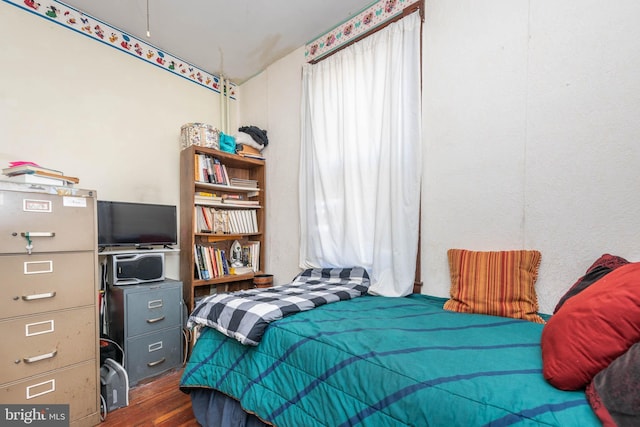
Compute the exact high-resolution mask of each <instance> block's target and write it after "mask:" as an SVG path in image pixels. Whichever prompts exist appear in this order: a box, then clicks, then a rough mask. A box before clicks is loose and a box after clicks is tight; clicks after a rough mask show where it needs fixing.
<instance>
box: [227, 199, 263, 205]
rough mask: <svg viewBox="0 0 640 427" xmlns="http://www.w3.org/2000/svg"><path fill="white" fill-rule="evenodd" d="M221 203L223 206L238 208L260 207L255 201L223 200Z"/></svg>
mask: <svg viewBox="0 0 640 427" xmlns="http://www.w3.org/2000/svg"><path fill="white" fill-rule="evenodd" d="M222 202H223V203H224V204H225V205H238V206H260V202H259V201H257V200H233V199H223V200H222Z"/></svg>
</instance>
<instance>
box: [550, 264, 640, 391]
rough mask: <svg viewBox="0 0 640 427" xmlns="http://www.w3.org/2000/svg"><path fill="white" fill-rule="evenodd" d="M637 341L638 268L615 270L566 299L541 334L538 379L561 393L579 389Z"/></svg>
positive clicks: (639, 324) (639, 321) (639, 307)
mask: <svg viewBox="0 0 640 427" xmlns="http://www.w3.org/2000/svg"><path fill="white" fill-rule="evenodd" d="M638 341H640V263H637V262H636V263H630V264H627V265H624V266H622V267H619V268H617V269H616V270H614V271H612V272H611V273H609V274H607V275H606V276H604V277H603V278H601V279H599V280H598V281H597V282H595V283H594V284H592V285H591V286H589V287H588V288H587V289H585V290H583V291H582V292H580V293H579V294H578V295H575V296H573V297H572V298H569V299H568V300H567V301H566V302H565V304H564V305H563V306H562V310H559V311H558V313H557V314H555V315H553V316H552V317H551V319H549V320H548V322H547V324H546V326H545V327H544V329H543V330H542V339H541V346H542V363H543V374H544V377H545V378H546V379H547V381H549V383H551V384H552V385H553V386H555V387H557V388H560V389H563V390H578V389H582V388H584V387H585V386H586V385H587V384H588V383H589V382H590V381H591V380H592V379H593V377H594V376H595V375H596V374H597V373H598V372H600V371H601V370H602V369H604V368H606V367H607V366H609V364H610V363H611V362H612V361H613V360H614V359H616V358H617V357H618V356H620V355H621V354H623V353H624V352H625V351H627V350H628V349H629V348H630V347H631V346H632V345H633V344H634V343H636V342H638Z"/></svg>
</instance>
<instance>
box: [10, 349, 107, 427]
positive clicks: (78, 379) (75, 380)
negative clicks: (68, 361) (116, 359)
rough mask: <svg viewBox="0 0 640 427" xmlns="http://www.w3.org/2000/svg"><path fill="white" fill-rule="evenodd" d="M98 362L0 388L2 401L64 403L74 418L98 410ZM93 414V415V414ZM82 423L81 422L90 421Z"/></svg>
mask: <svg viewBox="0 0 640 427" xmlns="http://www.w3.org/2000/svg"><path fill="white" fill-rule="evenodd" d="M97 372H98V366H97V364H96V361H95V360H91V361H88V362H85V363H82V364H78V365H73V366H71V367H69V368H64V369H59V370H57V371H53V372H49V373H47V374H43V375H39V376H36V377H31V378H28V379H26V380H23V381H19V382H16V383H12V384H10V385H5V386H4V387H1V388H0V401H1V402H2V403H4V404H34V405H50V404H68V405H69V417H70V418H71V424H72V425H74V420H78V419H80V418H83V417H87V416H88V415H91V414H97V412H98V400H97V399H96V390H98V374H97ZM96 418H97V417H96ZM93 424H95V423H91V424H85V425H93Z"/></svg>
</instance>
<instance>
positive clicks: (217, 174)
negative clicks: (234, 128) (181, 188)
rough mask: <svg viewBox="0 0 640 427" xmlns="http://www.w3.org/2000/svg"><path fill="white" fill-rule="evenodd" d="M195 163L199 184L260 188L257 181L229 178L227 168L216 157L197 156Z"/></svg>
mask: <svg viewBox="0 0 640 427" xmlns="http://www.w3.org/2000/svg"><path fill="white" fill-rule="evenodd" d="M194 161H195V167H194V174H195V176H194V179H195V180H196V181H198V182H206V183H209V184H219V185H228V186H232V187H243V188H256V189H257V188H258V181H256V180H255V179H248V178H237V177H229V172H228V171H227V167H226V166H225V165H224V164H223V163H222V162H220V160H219V159H218V158H216V157H213V156H210V155H208V154H196V155H195V160H194Z"/></svg>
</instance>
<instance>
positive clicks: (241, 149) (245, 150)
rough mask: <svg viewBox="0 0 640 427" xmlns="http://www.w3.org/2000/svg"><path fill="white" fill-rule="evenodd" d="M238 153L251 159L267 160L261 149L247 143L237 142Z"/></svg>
mask: <svg viewBox="0 0 640 427" xmlns="http://www.w3.org/2000/svg"><path fill="white" fill-rule="evenodd" d="M236 154H238V155H240V156H243V157H249V158H251V159H257V160H265V158H264V156H263V155H262V153H261V152H260V150H258V149H256V148H254V147H252V146H250V145H247V144H236Z"/></svg>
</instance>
